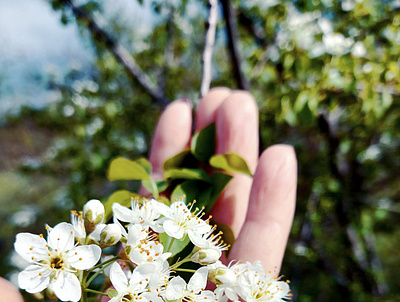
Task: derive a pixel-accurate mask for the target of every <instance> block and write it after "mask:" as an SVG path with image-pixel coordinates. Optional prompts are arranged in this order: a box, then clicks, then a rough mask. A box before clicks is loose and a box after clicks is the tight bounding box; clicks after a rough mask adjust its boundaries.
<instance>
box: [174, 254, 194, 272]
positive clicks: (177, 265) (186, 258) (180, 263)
mask: <svg viewBox="0 0 400 302" xmlns="http://www.w3.org/2000/svg"><path fill="white" fill-rule="evenodd" d="M193 254H194V250H193V251H192V252H191V253H190V254H189V255H187V256H186V257H185V258H183V259H182V260H181V261H178V262H176V263H175V264H174V265H171V266H170V268H171V269H177V268H178V267H180V266H181V265H182V264H184V263H186V262H191V261H192V255H193Z"/></svg>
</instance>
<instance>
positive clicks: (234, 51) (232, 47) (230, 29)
mask: <svg viewBox="0 0 400 302" xmlns="http://www.w3.org/2000/svg"><path fill="white" fill-rule="evenodd" d="M221 4H222V8H223V11H224V18H225V23H226V25H225V26H226V33H227V35H228V48H229V52H230V55H231V61H232V68H233V73H234V77H235V80H236V82H237V85H238V88H239V89H245V90H248V88H249V84H248V83H247V81H246V79H245V77H244V75H243V73H242V69H241V67H240V56H239V51H238V46H237V27H236V22H235V19H234V14H233V8H232V5H231V2H230V0H221Z"/></svg>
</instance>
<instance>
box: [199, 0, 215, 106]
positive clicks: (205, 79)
mask: <svg viewBox="0 0 400 302" xmlns="http://www.w3.org/2000/svg"><path fill="white" fill-rule="evenodd" d="M217 8H218V1H217V0H210V15H209V16H208V29H207V33H206V43H205V46H204V52H203V59H202V64H203V75H202V78H201V86H200V98H202V97H203V96H205V95H206V94H207V92H208V91H209V90H210V84H211V79H212V53H213V49H214V43H215V31H216V28H217V16H218V11H217Z"/></svg>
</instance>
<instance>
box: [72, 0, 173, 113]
mask: <svg viewBox="0 0 400 302" xmlns="http://www.w3.org/2000/svg"><path fill="white" fill-rule="evenodd" d="M64 3H65V4H66V5H68V6H69V7H70V8H71V10H72V12H73V14H74V16H75V18H76V19H77V20H80V21H83V22H85V23H86V24H87V27H88V29H89V31H90V33H91V34H92V36H93V38H95V39H97V40H99V41H101V42H103V43H104V45H105V46H106V47H107V49H108V50H109V51H110V52H111V53H112V54H113V55H114V57H115V58H116V59H117V60H118V62H120V63H121V64H122V65H123V66H124V68H125V70H126V71H127V72H128V74H129V75H130V76H131V77H132V78H133V79H134V80H135V81H137V82H138V83H139V85H140V86H141V87H142V88H143V89H144V90H145V91H146V92H147V93H148V94H149V95H150V96H151V97H152V98H153V99H154V101H155V102H156V103H157V104H158V105H160V106H161V107H165V106H166V104H167V103H168V100H167V99H166V98H165V97H164V95H163V93H162V91H161V90H160V89H159V88H158V87H157V85H156V84H154V83H153V82H152V80H151V79H150V78H149V77H148V76H147V75H146V74H145V73H144V72H143V70H142V69H141V68H140V66H139V65H138V64H137V63H136V61H135V59H134V58H133V57H132V56H131V54H130V53H129V51H128V50H126V48H124V47H123V46H122V45H120V44H118V43H117V42H116V41H115V40H114V39H113V38H112V37H111V36H110V35H109V34H108V33H107V32H106V31H105V30H103V29H102V28H100V26H99V25H98V24H97V22H96V21H95V20H94V18H93V17H92V16H90V15H89V14H88V13H87V12H86V11H85V10H83V9H82V8H80V7H79V6H76V5H75V4H74V2H73V0H64Z"/></svg>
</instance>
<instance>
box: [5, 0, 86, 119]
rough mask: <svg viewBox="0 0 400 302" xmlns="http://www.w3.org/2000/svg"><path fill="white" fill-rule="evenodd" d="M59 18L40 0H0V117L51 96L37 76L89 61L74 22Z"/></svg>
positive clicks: (61, 71) (42, 101)
mask: <svg viewBox="0 0 400 302" xmlns="http://www.w3.org/2000/svg"><path fill="white" fill-rule="evenodd" d="M59 20H60V16H59V14H58V13H56V12H54V11H52V9H51V8H50V5H49V4H48V3H47V2H45V1H44V0H0V45H1V47H0V117H1V115H3V114H4V113H13V112H18V110H19V108H20V106H21V105H23V104H27V105H30V106H33V107H41V106H43V105H44V104H46V103H47V102H49V101H52V100H53V99H54V98H55V96H52V95H50V94H49V93H48V92H46V91H45V89H44V88H45V83H44V81H43V80H42V81H39V80H38V76H40V77H41V78H42V79H44V80H45V78H46V75H47V73H48V71H49V70H56V71H57V72H60V73H63V72H65V71H66V70H67V69H68V68H69V66H70V65H71V64H78V63H82V62H85V61H86V62H87V61H90V58H91V55H90V51H88V50H87V49H85V46H84V42H83V40H82V39H81V38H80V36H79V32H78V29H77V27H76V25H75V24H70V25H68V26H63V25H61V23H60V21H59Z"/></svg>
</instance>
